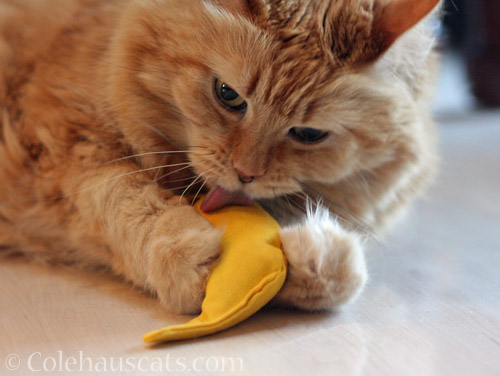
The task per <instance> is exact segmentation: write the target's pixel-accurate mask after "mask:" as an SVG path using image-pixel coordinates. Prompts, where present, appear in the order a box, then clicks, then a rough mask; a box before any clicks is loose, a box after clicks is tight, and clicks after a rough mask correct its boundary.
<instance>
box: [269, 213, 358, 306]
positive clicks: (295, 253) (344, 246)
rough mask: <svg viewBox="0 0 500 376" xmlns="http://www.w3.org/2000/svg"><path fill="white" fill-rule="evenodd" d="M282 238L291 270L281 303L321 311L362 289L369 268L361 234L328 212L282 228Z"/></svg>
mask: <svg viewBox="0 0 500 376" xmlns="http://www.w3.org/2000/svg"><path fill="white" fill-rule="evenodd" d="M280 237H281V241H282V244H283V250H284V252H285V254H286V256H287V259H288V263H289V270H288V276H287V280H286V282H285V285H284V286H283V289H282V290H281V291H280V293H279V294H278V297H277V302H278V303H280V304H286V305H292V306H296V307H298V308H301V309H306V310H321V309H326V308H331V307H335V306H339V305H342V304H344V303H347V302H349V301H351V300H353V299H354V298H355V297H356V296H358V294H359V293H360V292H361V290H362V288H363V286H364V285H365V283H366V280H367V271H366V265H365V259H364V254H363V249H362V246H361V241H360V239H359V236H358V235H356V234H353V233H351V232H348V231H346V230H344V229H343V228H342V227H341V226H340V225H339V223H338V222H337V221H335V220H334V219H332V218H330V216H329V215H328V213H327V212H317V213H314V214H312V215H310V216H309V217H308V218H307V220H306V221H305V222H304V223H303V224H300V225H295V226H291V227H287V228H285V229H283V230H281V232H280Z"/></svg>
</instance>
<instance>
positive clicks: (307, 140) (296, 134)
mask: <svg viewBox="0 0 500 376" xmlns="http://www.w3.org/2000/svg"><path fill="white" fill-rule="evenodd" d="M288 135H289V136H290V137H292V138H293V139H295V140H297V141H299V142H301V143H303V144H314V143H317V142H320V141H323V140H324V139H325V138H326V137H327V136H328V132H326V131H322V130H319V129H314V128H302V127H294V128H290V130H289V131H288Z"/></svg>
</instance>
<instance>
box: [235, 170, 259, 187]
mask: <svg viewBox="0 0 500 376" xmlns="http://www.w3.org/2000/svg"><path fill="white" fill-rule="evenodd" d="M235 170H236V173H237V174H238V179H239V180H240V182H242V183H243V184H249V183H251V182H253V181H254V180H255V178H256V176H255V175H249V174H247V173H245V172H243V171H241V170H238V169H237V168H235Z"/></svg>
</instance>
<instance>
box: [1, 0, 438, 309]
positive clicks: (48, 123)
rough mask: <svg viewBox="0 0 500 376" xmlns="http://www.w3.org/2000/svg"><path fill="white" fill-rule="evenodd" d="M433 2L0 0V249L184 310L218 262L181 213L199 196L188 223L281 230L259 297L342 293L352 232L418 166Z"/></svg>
mask: <svg viewBox="0 0 500 376" xmlns="http://www.w3.org/2000/svg"><path fill="white" fill-rule="evenodd" d="M438 3H439V0H288V1H286V0H107V1H103V0H0V160H1V162H0V251H1V252H2V253H4V254H9V253H12V252H20V253H23V254H25V255H27V256H29V257H31V258H34V259H38V260H43V261H47V262H59V263H64V264H70V265H74V266H75V267H79V268H85V269H96V268H106V269H109V270H110V271H111V272H112V273H115V274H116V275H119V276H122V277H123V278H124V279H126V280H128V281H131V282H132V283H133V284H135V285H136V286H138V287H139V288H141V289H144V290H147V291H149V292H151V293H152V294H153V295H155V296H157V297H158V298H159V300H160V301H161V303H162V304H163V306H164V307H165V308H166V309H167V310H169V311H171V312H176V313H195V312H198V311H199V310H200V307H201V301H202V299H203V295H204V287H205V283H206V280H207V276H208V274H209V272H210V270H211V268H212V267H213V265H214V264H215V263H216V262H217V259H218V256H219V251H220V250H219V241H220V236H221V233H220V230H218V229H214V228H212V227H211V226H210V225H209V224H208V223H207V222H206V221H205V220H204V219H203V218H202V217H201V216H199V215H198V214H197V213H196V212H195V210H194V209H193V208H192V207H191V205H190V204H191V203H192V200H193V199H194V198H195V196H197V195H198V194H199V193H201V192H208V195H207V196H206V198H205V201H204V202H203V206H204V210H206V211H210V210H215V209H217V208H220V207H222V206H225V205H229V204H240V205H248V204H250V203H251V202H252V201H253V200H259V201H260V202H262V204H263V205H264V206H265V207H266V208H267V209H268V210H269V211H270V212H271V213H273V215H274V216H275V217H276V218H277V219H278V220H280V221H281V223H282V224H283V225H284V226H285V227H284V229H283V230H282V232H281V238H282V242H283V246H284V251H285V253H286V255H287V258H288V261H289V274H288V277H287V280H286V282H285V285H284V287H283V289H282V291H281V292H280V293H279V295H278V296H277V297H276V298H275V303H276V304H283V305H289V306H295V307H298V308H301V309H307V310H317V309H325V308H329V307H334V306H338V305H341V304H343V303H345V302H348V301H350V300H352V299H353V298H354V297H356V296H357V295H358V294H359V292H360V291H361V289H362V287H363V285H364V283H365V281H366V278H367V272H366V266H365V260H364V255H363V243H364V240H363V239H364V238H365V237H366V232H367V231H369V230H367V229H373V230H374V231H377V232H380V231H383V230H384V229H385V228H386V227H387V226H388V225H389V224H390V223H391V221H392V219H393V218H394V217H395V214H397V213H398V212H400V211H401V209H403V208H404V207H406V206H407V204H408V202H409V201H411V200H412V199H413V198H414V197H415V196H416V195H417V194H418V193H419V192H420V191H421V190H422V188H423V187H425V186H426V184H427V182H428V181H429V180H430V177H432V175H433V171H434V169H435V165H436V163H435V159H436V157H435V155H436V153H435V140H434V138H435V137H434V128H433V123H432V120H431V118H430V112H429V92H430V91H431V87H432V81H433V77H434V70H435V68H434V67H435V65H436V63H435V60H436V58H435V55H434V53H433V52H432V47H433V37H432V34H431V32H430V31H429V27H428V23H427V22H426V21H425V20H423V19H424V18H425V17H426V16H428V15H429V14H430V13H432V12H433V10H434V9H435V8H436V7H438ZM309 198H310V199H309ZM304 207H305V208H306V210H305V212H304V211H303V210H301V208H304ZM331 213H335V214H331Z"/></svg>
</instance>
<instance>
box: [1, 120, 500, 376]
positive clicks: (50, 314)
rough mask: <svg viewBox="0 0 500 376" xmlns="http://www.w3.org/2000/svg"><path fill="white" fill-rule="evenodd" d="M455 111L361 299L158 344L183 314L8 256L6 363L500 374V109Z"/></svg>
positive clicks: (114, 285) (372, 263)
mask: <svg viewBox="0 0 500 376" xmlns="http://www.w3.org/2000/svg"><path fill="white" fill-rule="evenodd" d="M445 123H446V124H443V126H442V127H441V136H442V150H443V155H444V163H443V168H442V173H441V176H440V178H439V181H438V183H437V184H436V185H435V186H434V188H433V189H432V190H431V191H430V192H429V194H428V197H427V199H425V200H422V201H420V202H419V203H418V204H417V205H416V206H415V207H414V210H413V211H412V212H411V213H410V215H409V217H408V218H407V219H406V221H405V222H403V223H402V224H401V225H399V227H398V228H397V229H396V230H395V231H394V232H393V235H391V236H389V237H388V238H387V239H385V241H384V245H383V246H375V247H374V249H372V250H371V251H370V252H369V253H368V259H369V269H370V272H371V280H370V282H369V286H368V287H367V289H366V291H365V292H364V294H363V296H362V297H361V298H360V299H359V300H358V301H357V302H356V303H355V304H353V305H351V306H348V307H346V308H344V309H342V310H341V311H339V312H336V313H319V314H306V313H302V312H292V311H279V310H266V311H263V312H260V313H258V314H257V315H255V316H254V317H253V318H251V319H249V320H248V321H246V322H244V323H242V324H240V325H239V326H237V327H236V328H233V329H231V330H229V331H226V332H224V333H221V334H218V335H215V336H213V337H210V338H205V339H200V340H195V341H188V342H181V343H175V344H170V345H165V346H159V347H148V346H146V345H144V344H143V343H142V342H141V336H142V334H144V333H146V332H147V331H149V330H152V329H157V328H160V327H162V326H165V325H167V324H174V323H180V322H183V321H185V320H186V318H184V317H179V316H172V315H167V314H165V313H163V312H162V311H161V310H160V309H159V308H158V307H157V306H156V304H155V303H154V302H153V301H151V300H150V299H149V298H147V297H145V296H141V295H140V294H139V293H138V292H137V291H134V290H132V289H131V288H130V287H127V286H125V285H122V284H121V283H119V282H117V281H112V280H109V279H108V278H104V277H89V276H86V275H82V274H78V273H75V272H72V271H65V270H60V269H54V268H51V269H49V268H43V267H39V266H34V265H30V264H27V263H25V262H23V261H19V260H10V261H5V260H4V261H0V375H2V376H3V375H32V374H37V373H38V374H41V373H40V372H32V371H29V369H28V366H29V364H28V363H29V359H30V356H31V367H32V368H33V369H36V370H38V369H41V368H42V367H43V361H44V360H45V361H46V366H47V367H48V368H49V369H50V368H52V367H53V362H54V361H56V362H57V368H56V369H57V370H58V369H59V367H61V368H62V369H63V371H62V372H58V374H75V373H74V372H73V373H69V372H67V371H64V369H66V370H71V369H78V367H80V366H82V367H83V369H85V370H86V372H84V373H82V374H105V373H106V372H101V371H99V370H102V369H103V368H104V367H107V369H108V370H109V369H110V367H111V366H114V367H115V369H116V367H119V362H120V358H121V359H122V362H123V367H124V368H123V370H126V368H125V367H127V364H128V365H129V368H128V369H131V368H132V367H135V368H136V370H135V371H134V372H130V373H125V372H119V374H136V375H140V374H151V373H153V372H146V370H147V369H150V368H153V370H155V369H159V367H160V366H159V364H158V359H159V357H161V358H164V360H163V365H162V367H163V371H167V369H166V366H167V361H166V360H165V359H169V362H168V367H169V369H170V370H173V369H177V370H181V371H182V370H183V369H186V371H185V372H180V374H205V373H208V372H209V371H213V370H215V372H211V373H210V374H223V373H227V374H249V375H265V374H268V375H360V374H363V375H483V376H484V375H500V293H499V291H500V283H499V280H500V277H499V276H500V235H499V234H500V198H499V196H500V113H497V114H494V113H489V114H483V115H475V116H473V117H471V118H468V119H458V120H455V121H448V122H445ZM59 351H60V352H59ZM80 352H81V353H80ZM9 354H17V355H18V356H19V360H20V368H19V370H18V371H17V372H12V371H8V370H7V368H6V367H7V365H10V366H15V365H16V361H17V360H16V359H17V358H16V357H15V356H14V357H13V356H11V357H10V358H8V357H7V356H8V355H9ZM33 354H35V355H33ZM80 354H81V355H80ZM71 357H74V358H75V359H76V361H77V365H73V363H72V360H71V359H70V358H71ZM80 357H82V358H87V357H88V358H90V360H88V359H87V360H85V362H84V364H80V365H79V366H78V362H81V360H80V359H79V358H80ZM100 357H104V359H103V358H100ZM199 357H202V358H199ZM231 357H234V359H233V361H234V362H235V363H234V367H231V364H230V361H229V358H231ZM51 358H53V359H51ZM60 359H62V362H63V364H60ZM68 359H69V360H68ZM200 359H201V360H200ZM223 359H224V361H225V362H226V365H225V372H223V370H222V368H223V364H222V362H223ZM6 361H7V362H10V363H9V364H6V363H5V362H6ZM64 361H68V365H65V364H64ZM127 361H128V363H127ZM90 362H92V366H91V367H93V368H92V369H93V370H94V371H95V372H93V373H90V372H88V370H87V368H88V367H89V363H90ZM103 362H106V364H104V363H103ZM111 362H114V364H111ZM155 364H156V366H155ZM68 366H69V368H68ZM75 367H76V368H75ZM139 367H140V368H141V370H144V371H141V370H139V369H138V368H139ZM155 367H156V368H155ZM215 368H217V369H215ZM231 368H233V370H234V372H231ZM241 368H242V369H243V372H240V369H241ZM189 369H191V371H189ZM196 369H197V370H202V369H205V372H203V371H199V372H196ZM163 373H166V372H163ZM108 374H110V372H108Z"/></svg>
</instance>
